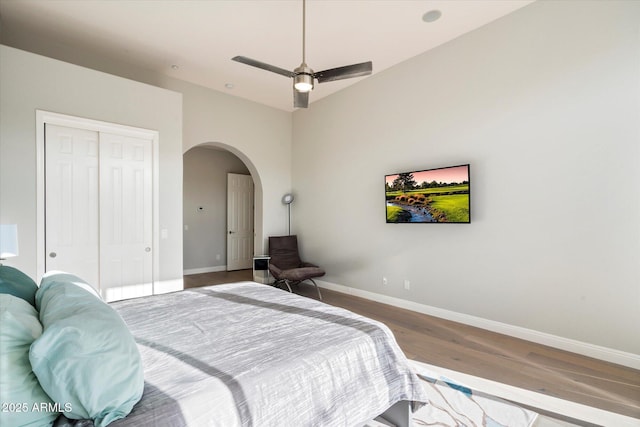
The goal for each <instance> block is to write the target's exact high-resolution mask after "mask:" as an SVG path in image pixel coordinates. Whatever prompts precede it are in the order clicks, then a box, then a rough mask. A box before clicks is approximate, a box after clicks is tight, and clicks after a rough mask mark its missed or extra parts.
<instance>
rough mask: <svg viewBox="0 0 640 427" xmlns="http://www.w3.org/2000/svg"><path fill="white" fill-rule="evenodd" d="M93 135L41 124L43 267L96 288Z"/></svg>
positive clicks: (96, 155) (96, 203)
mask: <svg viewBox="0 0 640 427" xmlns="http://www.w3.org/2000/svg"><path fill="white" fill-rule="evenodd" d="M98 146H99V145H98V133H97V132H93V131H88V130H82V129H74V128H68V127H63V126H55V125H46V143H45V159H46V160H45V164H46V166H45V179H46V184H45V194H46V195H45V205H46V218H45V230H46V234H45V251H46V258H45V271H50V270H61V271H66V272H69V273H73V274H75V275H77V276H79V277H81V278H82V279H84V280H85V281H87V282H88V283H89V284H91V285H92V286H93V287H94V288H96V289H99V284H100V278H99V249H98V248H99V227H98V211H99V209H98V206H99V201H98V195H99V192H98V162H99V148H98Z"/></svg>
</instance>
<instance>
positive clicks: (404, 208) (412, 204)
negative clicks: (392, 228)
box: [385, 165, 471, 224]
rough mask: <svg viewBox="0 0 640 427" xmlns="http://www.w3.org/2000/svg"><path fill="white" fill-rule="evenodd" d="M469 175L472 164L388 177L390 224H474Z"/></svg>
mask: <svg viewBox="0 0 640 427" xmlns="http://www.w3.org/2000/svg"><path fill="white" fill-rule="evenodd" d="M469 176H470V175H469V165H460V166H449V167H444V168H438V169H427V170H420V171H414V172H403V173H397V174H393V175H387V176H385V199H386V204H387V209H386V210H387V223H392V224H398V223H448V224H452V223H462V224H468V223H470V222H471V216H470V208H471V204H470V199H469V197H470V186H469V182H470V180H469Z"/></svg>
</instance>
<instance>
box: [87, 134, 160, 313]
mask: <svg viewBox="0 0 640 427" xmlns="http://www.w3.org/2000/svg"><path fill="white" fill-rule="evenodd" d="M152 165H153V163H152V141H151V140H145V139H140V138H133V137H126V136H120V135H114V134H108V133H100V266H101V272H100V282H101V289H102V294H103V297H104V298H105V299H106V300H107V301H113V300H117V299H124V298H132V297H137V296H142V295H151V294H152V292H153V286H152V269H153V267H152V261H153V258H152V257H153V254H152V252H151V250H152V248H153V241H152V236H153V233H152V230H153V228H152V225H153V224H152V218H153V215H152V206H153V204H152V194H153V183H152V177H153V174H152Z"/></svg>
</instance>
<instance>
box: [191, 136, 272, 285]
mask: <svg viewBox="0 0 640 427" xmlns="http://www.w3.org/2000/svg"><path fill="white" fill-rule="evenodd" d="M227 174H239V175H250V177H251V180H252V181H253V186H254V197H253V218H254V221H253V224H254V226H253V229H254V233H253V254H259V253H261V244H260V242H261V241H262V226H261V224H262V185H261V182H260V179H259V176H258V174H257V171H256V169H255V166H254V165H253V163H252V162H251V161H250V160H249V159H248V158H247V157H246V156H245V155H244V154H243V153H241V152H239V151H238V150H237V149H235V148H234V147H231V146H228V145H226V144H223V143H216V142H207V143H203V144H199V145H196V146H194V147H192V148H190V149H189V150H187V151H186V152H185V153H184V154H183V223H184V230H183V265H184V274H185V275H194V274H202V273H211V272H223V271H227V269H228V268H227V267H228V265H227V250H226V248H227V237H228V236H227V228H228V227H227ZM253 254H251V255H253ZM251 277H252V276H251Z"/></svg>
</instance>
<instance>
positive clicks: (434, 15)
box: [422, 9, 442, 22]
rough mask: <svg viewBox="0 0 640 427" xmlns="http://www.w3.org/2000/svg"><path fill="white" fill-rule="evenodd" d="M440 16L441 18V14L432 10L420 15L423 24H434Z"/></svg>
mask: <svg viewBox="0 0 640 427" xmlns="http://www.w3.org/2000/svg"><path fill="white" fill-rule="evenodd" d="M441 16H442V12H440V11H439V10H435V9H434V10H430V11H429V12H427V13H425V14H424V15H422V20H423V21H424V22H434V21H437V20H438V19H440V17H441Z"/></svg>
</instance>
